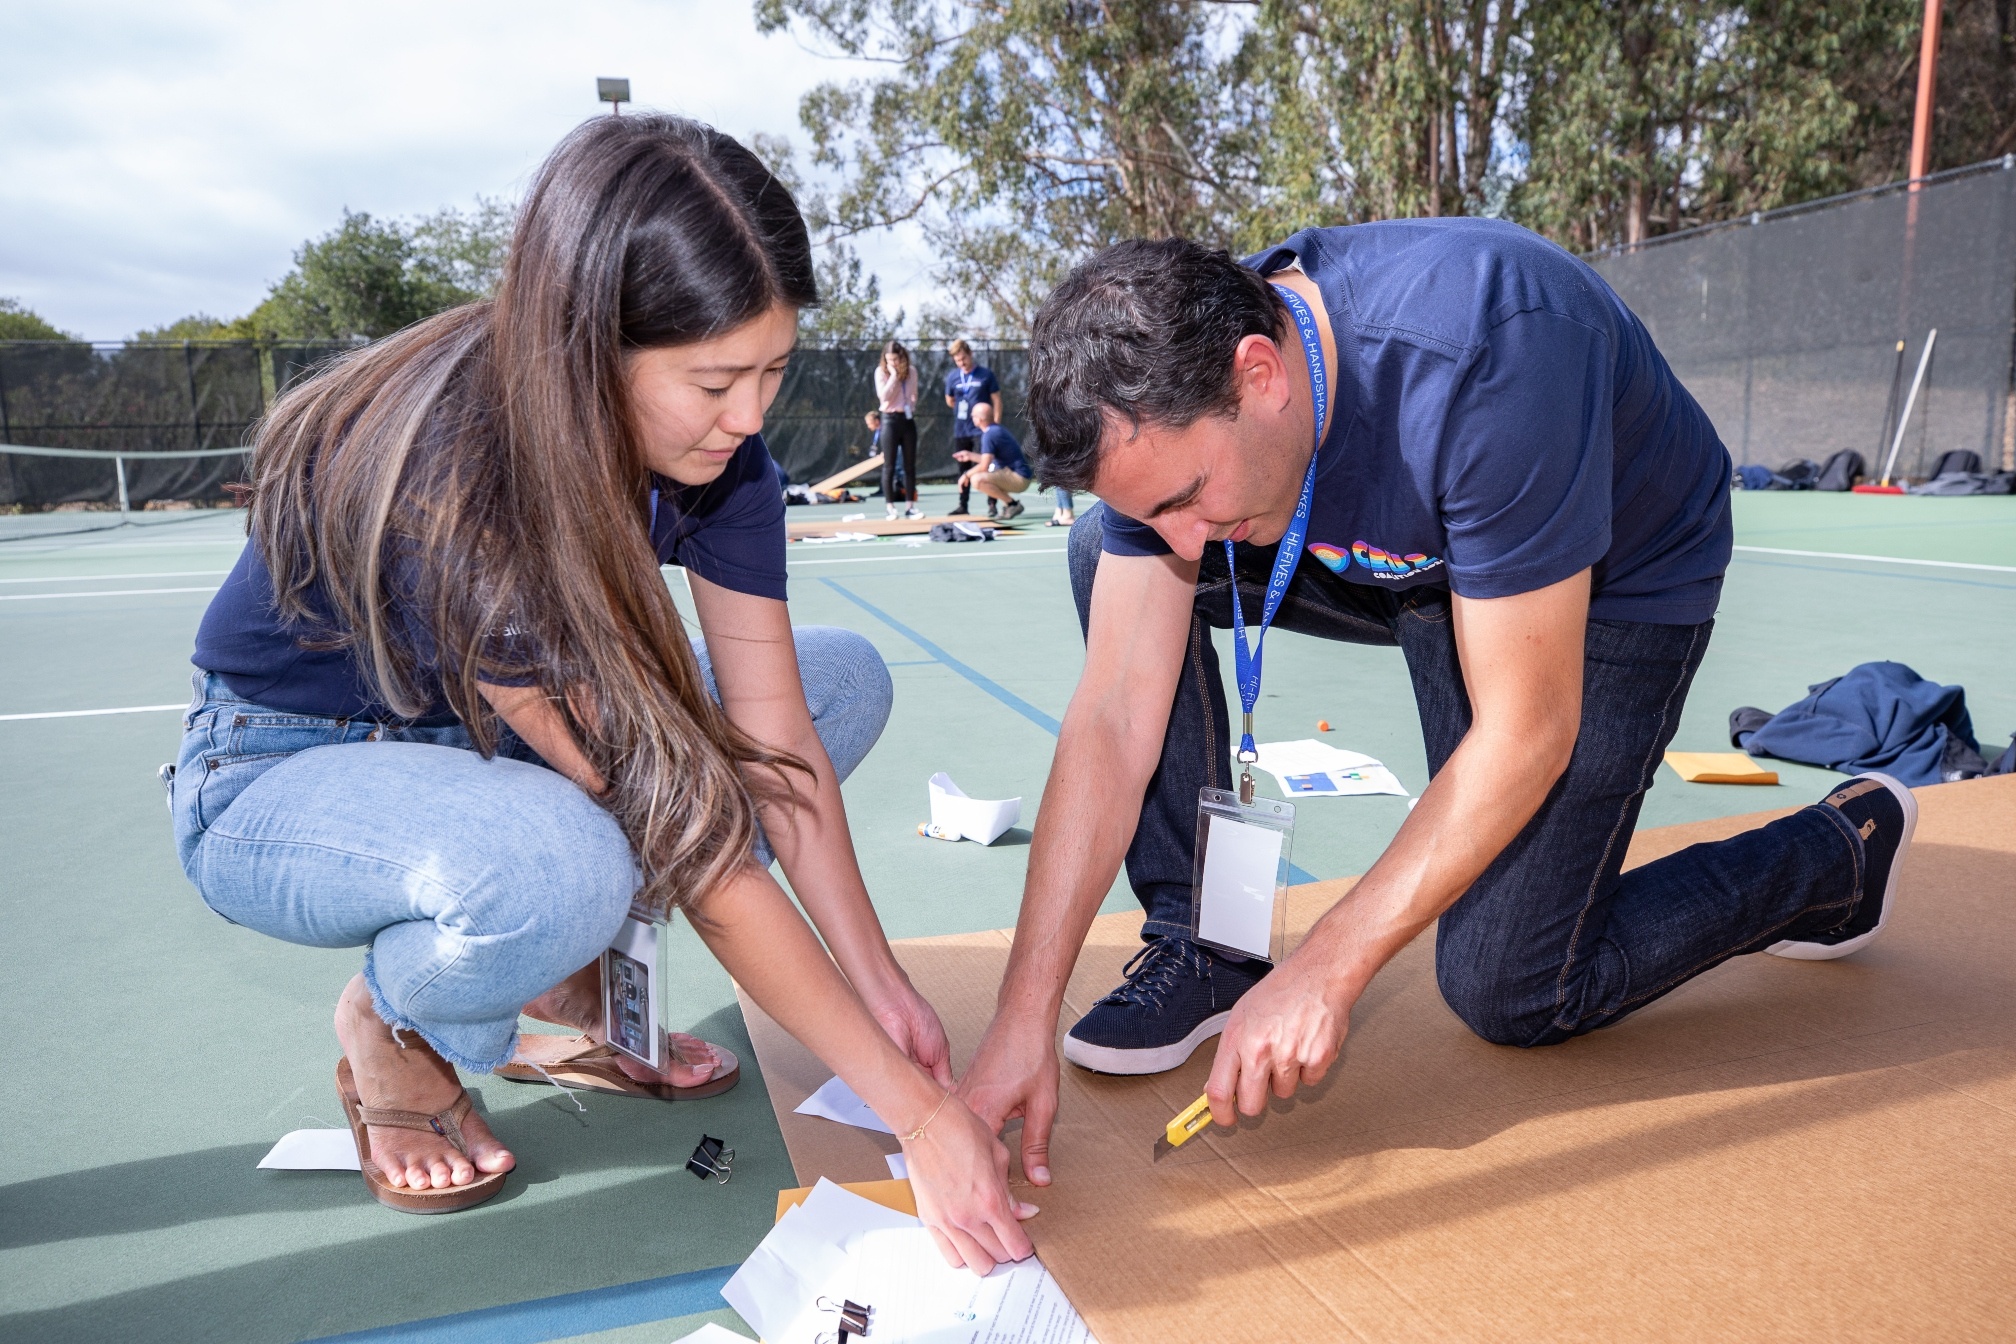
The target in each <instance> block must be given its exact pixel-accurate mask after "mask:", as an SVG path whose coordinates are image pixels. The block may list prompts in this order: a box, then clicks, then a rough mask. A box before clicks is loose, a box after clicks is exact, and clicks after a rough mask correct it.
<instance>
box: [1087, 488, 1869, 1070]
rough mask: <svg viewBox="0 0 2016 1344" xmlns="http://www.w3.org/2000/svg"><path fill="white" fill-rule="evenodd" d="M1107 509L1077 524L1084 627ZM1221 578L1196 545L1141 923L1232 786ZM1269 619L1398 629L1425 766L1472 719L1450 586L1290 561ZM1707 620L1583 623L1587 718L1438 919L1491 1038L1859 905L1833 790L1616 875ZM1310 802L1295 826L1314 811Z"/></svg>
mask: <svg viewBox="0 0 2016 1344" xmlns="http://www.w3.org/2000/svg"><path fill="white" fill-rule="evenodd" d="M1103 508H1104V506H1103V505H1100V506H1098V507H1096V508H1094V509H1093V510H1091V511H1090V512H1088V513H1087V514H1085V515H1084V516H1083V517H1081V518H1080V519H1079V521H1078V525H1077V526H1076V527H1073V528H1072V529H1071V537H1070V567H1071V588H1072V593H1073V595H1074V596H1075V597H1076V599H1077V603H1078V619H1079V623H1080V627H1081V628H1082V627H1083V626H1084V624H1085V622H1086V621H1087V619H1088V614H1089V610H1090V602H1091V595H1092V576H1093V573H1094V571H1095V570H1096V569H1097V567H1098V563H1099V539H1100V511H1101V510H1102V509H1103ZM1237 552H1238V557H1237V564H1238V583H1239V597H1240V602H1241V604H1242V605H1243V606H1244V608H1245V611H1246V614H1247V618H1248V619H1249V620H1253V619H1257V616H1258V613H1259V611H1260V604H1261V601H1262V599H1263V597H1264V595H1265V590H1266V582H1267V571H1268V569H1269V568H1270V567H1271V565H1272V564H1273V560H1274V548H1273V547H1271V546H1268V547H1249V546H1240V547H1238V548H1237ZM1229 594H1230V583H1229V579H1228V575H1227V572H1226V566H1225V552H1224V548H1223V547H1222V546H1221V547H1212V548H1209V549H1207V550H1206V552H1205V556H1204V566H1203V571H1202V573H1201V574H1200V575H1199V576H1198V583H1197V599H1196V607H1195V609H1194V612H1193V614H1192V617H1191V623H1190V644H1189V649H1188V652H1187V654H1186V656H1185V658H1184V661H1183V672H1182V676H1181V678H1180V680H1179V681H1178V682H1177V686H1176V699H1175V703H1174V705H1173V706H1172V707H1171V709H1170V714H1169V728H1168V732H1167V734H1166V736H1165V737H1164V739H1163V742H1162V758H1161V763H1160V765H1159V766H1158V767H1157V768H1156V771H1155V774H1154V776H1153V778H1152V779H1151V780H1150V781H1149V784H1148V793H1147V797H1146V798H1145V799H1144V800H1143V803H1142V810H1141V821H1140V826H1139V828H1138V829H1137V830H1136V832H1135V835H1134V843H1133V845H1132V847H1131V848H1129V850H1128V851H1127V878H1128V881H1129V883H1130V884H1131V885H1132V886H1133V888H1134V892H1135V895H1136V896H1137V897H1138V898H1139V900H1140V901H1141V904H1142V906H1143V907H1144V908H1145V909H1146V910H1147V913H1148V921H1147V924H1146V925H1145V926H1144V927H1143V929H1142V936H1143V937H1144V938H1153V937H1157V936H1160V935H1163V934H1171V933H1174V934H1186V935H1187V934H1188V932H1189V930H1190V884H1191V873H1192V866H1193V860H1194V857H1195V847H1196V818H1197V791H1198V790H1199V789H1200V788H1204V787H1214V788H1220V789H1229V788H1231V787H1232V766H1231V736H1230V732H1231V724H1230V720H1229V718H1228V716H1227V705H1226V698H1225V687H1224V682H1223V679H1222V678H1221V677H1220V675H1219V670H1218V655H1217V651H1216V649H1215V648H1214V647H1213V645H1212V642H1211V636H1210V630H1211V628H1212V627H1214V626H1215V627H1216V628H1218V629H1221V630H1223V629H1230V628H1231V625H1232V603H1231V598H1230V595H1229ZM1274 623H1275V625H1277V626H1279V627H1280V628H1281V629H1284V630H1293V631H1296V632H1298V633H1300V634H1306V635H1315V636H1317V637H1318V638H1321V639H1335V640H1343V641H1345V642H1348V643H1353V644H1385V645H1398V646H1399V648H1400V650H1401V651H1402V653H1403V654H1404V655H1405V656H1406V659H1407V670H1408V673H1409V675H1410V677H1411V678H1412V680H1413V683H1414V698H1415V703H1416V706H1417V708H1418V710H1419V712H1420V717H1421V734H1422V738H1423V740H1424V742H1425V744H1426V746H1427V748H1428V769H1429V773H1430V775H1431V776H1432V775H1434V774H1435V773H1437V772H1439V771H1440V770H1441V768H1442V765H1443V762H1445V761H1447V760H1448V759H1449V756H1450V753H1451V752H1453V751H1455V750H1456V746H1457V744H1458V743H1459V742H1461V741H1462V740H1463V735H1464V734H1465V733H1466V732H1468V731H1469V728H1470V700H1469V696H1468V695H1467V694H1466V693H1465V691H1464V689H1463V672H1462V667H1461V665H1460V663H1459V662H1458V660H1457V656H1456V640H1455V635H1454V632H1453V631H1452V629H1451V625H1450V605H1449V593H1448V590H1447V589H1444V588H1410V589H1404V590H1400V591H1394V590H1391V589H1382V588H1372V587H1370V586H1367V585H1364V584H1356V583H1350V582H1348V581H1346V580H1344V579H1341V578H1339V577H1338V576H1337V575H1335V574H1333V573H1331V572H1330V571H1329V570H1328V569H1326V568H1325V567H1324V566H1323V565H1321V564H1320V563H1318V562H1317V561H1315V560H1312V559H1310V558H1309V557H1307V556H1304V557H1303V560H1302V563H1301V564H1300V565H1299V566H1298V567H1297V568H1296V571H1295V575H1294V578H1293V580H1292V581H1291V582H1290V584H1289V588H1288V592H1287V594H1286V596H1285V597H1284V598H1283V600H1282V603H1281V609H1280V613H1279V614H1278V615H1277V616H1276V617H1275V621H1274ZM1713 625H1714V622H1712V621H1708V622H1703V623H1702V624H1700V625H1652V624H1647V623H1643V622H1634V621H1605V620H1591V621H1590V622H1589V632H1588V639H1587V646H1586V647H1587V654H1586V656H1585V659H1584V662H1583V681H1582V726H1581V731H1580V735H1579V737H1578V738H1577V739H1576V743H1575V751H1574V754H1573V757H1572V758H1571V760H1570V762H1569V765H1568V769H1567V771H1566V772H1565V773H1564V774H1563V775H1562V777H1561V778H1560V780H1558V781H1557V782H1556V783H1555V785H1554V787H1553V789H1551V790H1550V791H1549V792H1548V794H1547V798H1546V801H1545V802H1543V803H1542V804H1541V805H1540V810H1539V812H1538V813H1536V814H1535V815H1534V817H1533V819H1532V820H1531V821H1530V822H1528V823H1527V824H1526V827H1525V829H1524V830H1522V831H1520V833H1519V834H1518V835H1517V836H1516V837H1515V838H1514V839H1513V840H1512V843H1511V844H1509V845H1507V846H1506V847H1505V850H1504V851H1503V852H1502V853H1501V854H1499V856H1498V857H1497V858H1496V859H1495V860H1493V861H1492V863H1491V865H1490V867H1488V868H1486V869H1485V870H1484V872H1483V875H1482V876H1480V877H1479V878H1478V879H1477V881H1476V882H1475V883H1473V884H1472V885H1471V887H1470V890H1469V891H1468V892H1466V893H1464V895H1463V896H1462V897H1461V898H1460V899H1459V900H1458V901H1457V902H1456V903H1455V904H1454V905H1452V906H1450V907H1449V909H1448V910H1447V911H1446V912H1445V913H1444V914H1443V916H1442V919H1441V922H1440V924H1439V926H1438V928H1437V932H1436V944H1435V974H1436V979H1437V981H1438V983H1439V984H1440V986H1441V990H1442V997H1443V998H1444V999H1445V1000H1447V1002H1448V1004H1449V1006H1450V1007H1451V1008H1452V1009H1454V1010H1455V1012H1456V1015H1457V1016H1458V1017H1460V1018H1462V1019H1463V1021H1464V1022H1465V1023H1467V1024H1468V1025H1469V1026H1470V1028H1471V1030H1473V1031H1475V1032H1476V1033H1477V1034H1478V1035H1479V1036H1482V1037H1483V1038H1485V1039H1486V1040H1489V1041H1493V1042H1496V1043H1498V1044H1501V1045H1551V1044H1554V1043H1556V1042H1558V1041H1564V1040H1567V1039H1569V1038H1570V1037H1573V1036H1579V1035H1581V1034H1582V1033H1583V1032H1586V1031H1593V1030H1595V1029H1596V1028H1597V1027H1601V1026H1605V1025H1607V1024H1608V1023H1611V1022H1614V1021H1616V1020H1617V1019H1618V1018H1620V1017H1622V1016H1623V1015H1624V1014H1626V1013H1628V1012H1630V1011H1632V1010H1633V1009H1635V1008H1641V1007H1643V1006H1644V1005H1645V1004H1647V1003H1650V1002H1651V1001H1652V1000H1654V999H1656V998H1658V997H1659V996H1660V995H1662V994H1664V993H1666V992H1667V991H1669V990H1671V989H1673V988H1674V987H1675V986H1677V985H1680V984H1681V983H1683V982H1685V981H1686V980H1688V979H1691V978H1692V977H1694V976H1696V975H1699V974H1700V973H1701V972H1703V971H1705V970H1707V969H1708V968H1709V967H1711V966H1715V965H1717V964H1719V963H1721V962H1723V961H1726V960H1728V959H1729V958H1730V957H1734V956H1740V955H1742V954H1743V953H1746V952H1758V951H1762V950H1763V949H1764V948H1766V947H1769V946H1770V945H1771V944H1773V943H1775V942H1777V941H1779V940H1780V939H1783V938H1788V937H1797V936H1801V935H1803V934H1806V933H1811V932H1817V931H1819V930H1820V929H1823V928H1827V927H1830V926H1831V925H1833V924H1836V923H1838V922H1840V920H1841V918H1842V916H1843V915H1845V914H1846V913H1847V909H1848V907H1849V906H1850V905H1851V904H1852V903H1853V902H1854V901H1855V899H1856V897H1857V894H1858V892H1859V891H1860V888H1861V878H1862V839H1861V837H1860V836H1859V835H1857V834H1856V832H1855V830H1854V828H1853V827H1851V826H1849V825H1848V823H1847V822H1846V820H1845V819H1844V818H1843V817H1842V816H1841V814H1840V813H1839V812H1837V811H1836V810H1835V809H1833V808H1831V807H1820V806H1815V807H1808V808H1805V809H1803V810H1802V811H1800V812H1797V813H1795V814H1794V815H1792V816H1789V817H1786V818H1784V819H1782V820H1779V821H1774V822H1772V823H1771V824H1770V825H1768V826H1762V827H1759V828H1758V829H1756V830H1753V831H1749V832H1746V833H1745V834H1743V835H1739V836H1735V837H1733V838H1731V839H1728V840H1724V841H1720V842H1718V843H1715V844H1703V845H1694V846H1692V847H1691V848H1688V849H1685V850H1682V851H1680V852H1679V853H1677V854H1672V855H1668V856H1667V857H1666V858H1663V859H1660V860H1658V861H1657V862H1654V863H1649V864H1646V865H1644V866H1642V867H1639V868H1634V869H1633V870H1632V871H1631V872H1629V873H1621V874H1620V872H1619V869H1620V868H1621V867H1622V865H1623V862H1624V851H1625V849H1626V848H1627V847H1628V846H1629V844H1630V842H1631V833H1632V830H1633V829H1634V828H1635V826H1636V825H1637V822H1638V810H1639V807H1640V806H1641V804H1642V803H1643V802H1644V798H1645V791H1646V790H1647V789H1649V788H1651V787H1652V772H1653V771H1654V770H1656V769H1657V768H1658V767H1659V763H1660V761H1661V759H1662V757H1663V754H1664V752H1665V750H1666V746H1667V744H1668V743H1669V742H1671V741H1672V740H1673V734H1674V731H1675V730H1676V729H1677V728H1678V726H1679V723H1680V710H1681V707H1682V705H1683V704H1684V703H1685V702H1686V699H1687V688H1688V685H1689V683H1691V682H1692V681H1693V679H1694V672H1695V669H1696V668H1698V667H1700V665H1701V658H1702V655H1703V654H1704V653H1706V652H1707V647H1708V636H1709V632H1710V630H1711V629H1712V628H1713ZM1248 633H1249V636H1250V634H1251V630H1250V627H1249V632H1248ZM1303 815H1304V818H1305V820H1304V821H1303V824H1304V825H1308V824H1310V823H1309V821H1308V820H1307V818H1309V817H1310V816H1312V815H1313V813H1312V812H1305V813H1304V814H1303Z"/></svg>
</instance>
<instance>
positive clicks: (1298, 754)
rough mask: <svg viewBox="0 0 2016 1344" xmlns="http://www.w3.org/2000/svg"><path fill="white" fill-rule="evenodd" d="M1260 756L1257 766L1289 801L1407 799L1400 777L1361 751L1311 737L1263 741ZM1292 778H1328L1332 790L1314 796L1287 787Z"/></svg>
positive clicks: (1405, 789)
mask: <svg viewBox="0 0 2016 1344" xmlns="http://www.w3.org/2000/svg"><path fill="white" fill-rule="evenodd" d="M1259 753H1260V759H1259V760H1258V761H1257V762H1256V764H1257V765H1258V766H1259V767H1260V768H1261V769H1262V770H1265V771H1266V772H1267V773H1268V774H1270V775H1272V776H1274V782H1275V783H1276V784H1278V785H1280V786H1281V792H1282V794H1283V795H1284V796H1285V797H1288V798H1292V799H1297V800H1299V799H1303V798H1348V797H1353V796H1363V795H1365V794H1373V793H1390V794H1397V795H1398V796H1399V797H1402V798H1405V797H1408V796H1409V795H1408V793H1407V788H1406V786H1405V785H1403V784H1402V783H1401V782H1400V779H1399V776H1397V775H1395V774H1394V773H1393V772H1392V771H1391V770H1388V769H1387V768H1386V767H1385V766H1384V765H1381V764H1380V763H1379V762H1378V761H1377V760H1374V759H1373V758H1372V757H1370V756H1367V755H1366V754H1365V753H1363V752H1360V751H1346V750H1344V749H1343V748H1342V747H1333V746H1331V745H1330V744H1329V743H1328V742H1319V741H1317V740H1316V739H1315V738H1313V737H1305V738H1300V739H1298V740H1296V741H1294V742H1262V743H1261V744H1260V746H1259ZM1291 775H1328V776H1329V777H1330V782H1331V784H1332V785H1334V786H1335V787H1334V788H1331V789H1326V790H1323V791H1321V792H1316V793H1308V792H1302V791H1299V790H1297V789H1296V788H1295V787H1294V786H1292V785H1291V784H1289V782H1288V778H1289V776H1291Z"/></svg>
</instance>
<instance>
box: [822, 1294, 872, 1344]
mask: <svg viewBox="0 0 2016 1344" xmlns="http://www.w3.org/2000/svg"><path fill="white" fill-rule="evenodd" d="M812 1305H813V1306H815V1307H817V1308H819V1310H821V1311H830V1312H834V1313H836V1314H838V1315H839V1317H840V1330H839V1333H838V1334H837V1335H836V1336H835V1337H834V1344H847V1339H848V1336H850V1335H851V1336H853V1337H854V1338H856V1339H866V1338H867V1337H868V1320H869V1318H870V1317H872V1316H873V1315H874V1314H875V1308H873V1307H864V1306H862V1305H861V1304H860V1303H859V1302H853V1301H848V1300H845V1299H843V1300H842V1301H840V1302H838V1303H835V1302H834V1301H833V1299H832V1298H830V1297H820V1298H815V1299H813V1302H812ZM819 1338H820V1340H821V1341H822V1342H823V1341H824V1340H825V1338H826V1336H824V1335H821V1336H819Z"/></svg>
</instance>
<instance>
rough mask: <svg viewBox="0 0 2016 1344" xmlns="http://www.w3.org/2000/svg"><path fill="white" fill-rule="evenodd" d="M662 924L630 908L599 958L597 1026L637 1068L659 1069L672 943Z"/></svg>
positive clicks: (662, 1058)
mask: <svg viewBox="0 0 2016 1344" xmlns="http://www.w3.org/2000/svg"><path fill="white" fill-rule="evenodd" d="M670 932H671V930H670V929H669V928H668V927H667V926H666V924H665V922H664V921H663V920H653V919H651V918H650V917H649V916H647V915H644V914H642V913H641V912H639V911H637V910H635V909H633V910H632V911H631V912H630V913H629V915H627V916H626V917H625V918H624V920H623V927H622V928H621V929H619V930H618V931H617V933H616V937H615V940H614V941H612V942H611V943H610V944H609V947H608V950H607V951H605V952H603V954H602V1023H603V1028H604V1030H605V1031H606V1033H607V1037H606V1039H607V1040H608V1042H609V1044H610V1045H612V1046H614V1047H615V1048H616V1049H618V1050H621V1051H622V1052H623V1053H624V1054H626V1055H628V1056H630V1058H632V1059H634V1060H636V1061H637V1062H638V1063H640V1064H648V1065H650V1066H651V1067H652V1068H654V1069H663V1068H664V1067H665V1065H666V1063H667V1060H666V1049H665V989H664V987H665V965H664V961H663V952H664V949H665V947H666V945H667V944H668V943H669V942H670V941H671V940H670V938H669V937H668V936H667V935H668V934H669V933H670Z"/></svg>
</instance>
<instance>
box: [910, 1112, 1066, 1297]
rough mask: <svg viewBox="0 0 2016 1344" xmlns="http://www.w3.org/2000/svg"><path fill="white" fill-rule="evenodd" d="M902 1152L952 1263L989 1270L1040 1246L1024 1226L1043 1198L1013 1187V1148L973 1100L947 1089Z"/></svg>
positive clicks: (924, 1212)
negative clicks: (1025, 1198)
mask: <svg viewBox="0 0 2016 1344" xmlns="http://www.w3.org/2000/svg"><path fill="white" fill-rule="evenodd" d="M903 1153H904V1156H905V1158H906V1160H907V1161H908V1162H909V1164H910V1189H911V1191H912V1193H914V1194H915V1195H916V1197H917V1216H918V1217H919V1218H921V1219H923V1221H924V1226H925V1227H927V1228H929V1229H931V1237H932V1239H933V1240H934V1241H936V1242H937V1243H938V1250H939V1252H940V1253H941V1254H943V1255H944V1257H945V1263H947V1264H949V1265H953V1266H955V1267H956V1266H959V1265H964V1266H965V1267H966V1268H968V1269H970V1270H972V1271H973V1272H974V1273H975V1274H982V1275H984V1274H986V1273H988V1272H989V1271H991V1270H992V1269H993V1268H994V1266H995V1265H997V1264H1000V1263H1002V1262H1003V1261H1007V1260H1023V1259H1027V1258H1028V1257H1029V1256H1031V1255H1034V1254H1035V1253H1036V1248H1035V1247H1034V1246H1033V1245H1032V1244H1030V1241H1029V1234H1028V1233H1026V1232H1024V1231H1023V1230H1022V1220H1023V1219H1024V1218H1033V1217H1035V1216H1036V1206H1035V1205H1034V1204H1025V1203H1023V1202H1022V1201H1020V1200H1018V1199H1016V1198H1015V1197H1014V1196H1013V1195H1011V1194H1010V1193H1009V1192H1008V1150H1007V1149H1006V1148H1005V1147H1003V1146H1002V1144H1001V1141H1000V1140H999V1139H997V1138H995V1137H994V1135H993V1134H992V1133H990V1132H989V1131H988V1129H987V1126H986V1125H984V1124H983V1123H981V1121H980V1118H979V1117H978V1116H976V1115H974V1114H973V1112H971V1111H969V1110H967V1109H966V1103H964V1102H963V1101H961V1100H959V1098H957V1097H955V1096H950V1095H948V1096H947V1097H946V1098H945V1104H944V1105H943V1106H942V1107H940V1108H939V1110H938V1113H937V1114H936V1115H935V1116H934V1117H932V1119H931V1121H930V1123H929V1124H927V1125H925V1126H924V1133H923V1136H922V1137H920V1138H916V1139H911V1138H908V1137H907V1136H906V1137H905V1138H904V1140H903Z"/></svg>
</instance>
